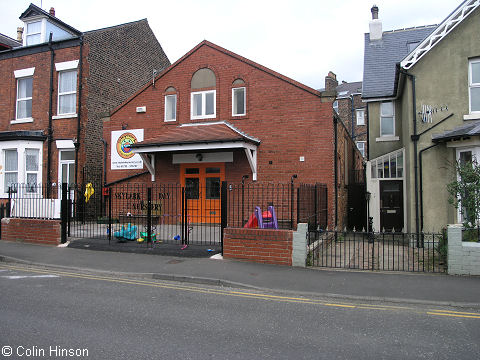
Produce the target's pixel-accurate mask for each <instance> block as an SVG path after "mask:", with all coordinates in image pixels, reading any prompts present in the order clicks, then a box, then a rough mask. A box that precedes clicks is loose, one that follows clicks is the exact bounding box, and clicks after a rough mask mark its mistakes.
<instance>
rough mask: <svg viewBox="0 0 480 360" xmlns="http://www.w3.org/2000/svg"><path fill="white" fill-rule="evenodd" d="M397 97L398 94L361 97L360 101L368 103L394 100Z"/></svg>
mask: <svg viewBox="0 0 480 360" xmlns="http://www.w3.org/2000/svg"><path fill="white" fill-rule="evenodd" d="M397 99H398V96H392V97H383V98H374V99H362V102H364V103H370V102H383V101H395V100H397Z"/></svg>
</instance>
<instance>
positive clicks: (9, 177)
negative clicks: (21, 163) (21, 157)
mask: <svg viewBox="0 0 480 360" xmlns="http://www.w3.org/2000/svg"><path fill="white" fill-rule="evenodd" d="M3 154H4V162H5V163H4V164H5V178H4V188H3V191H4V192H5V193H7V194H8V189H9V188H11V190H12V191H16V189H17V184H18V151H17V149H6V150H4V153H3Z"/></svg>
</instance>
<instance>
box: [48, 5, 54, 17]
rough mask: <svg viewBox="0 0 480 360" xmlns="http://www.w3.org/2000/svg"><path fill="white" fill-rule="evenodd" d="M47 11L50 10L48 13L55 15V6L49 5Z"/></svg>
mask: <svg viewBox="0 0 480 360" xmlns="http://www.w3.org/2000/svg"><path fill="white" fill-rule="evenodd" d="M49 12H50V15H52V16H55V8H54V7H51V8H50V11H49Z"/></svg>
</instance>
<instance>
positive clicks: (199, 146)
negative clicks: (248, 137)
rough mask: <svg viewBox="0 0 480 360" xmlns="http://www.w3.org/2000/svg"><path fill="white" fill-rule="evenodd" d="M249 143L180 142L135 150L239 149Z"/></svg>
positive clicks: (144, 151)
mask: <svg viewBox="0 0 480 360" xmlns="http://www.w3.org/2000/svg"><path fill="white" fill-rule="evenodd" d="M248 146H249V145H248V144H247V143H245V142H243V141H238V142H233V141H232V142H219V143H212V144H205V143H200V144H184V145H182V144H179V145H166V146H155V145H152V146H145V147H141V148H134V149H133V152H135V153H137V154H141V153H152V152H168V151H188V150H192V151H195V150H215V149H239V148H246V147H248Z"/></svg>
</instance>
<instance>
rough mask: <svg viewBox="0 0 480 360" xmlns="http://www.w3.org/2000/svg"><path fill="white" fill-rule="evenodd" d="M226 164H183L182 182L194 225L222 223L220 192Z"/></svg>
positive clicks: (181, 170)
mask: <svg viewBox="0 0 480 360" xmlns="http://www.w3.org/2000/svg"><path fill="white" fill-rule="evenodd" d="M224 180H225V163H204V164H203V163H195V164H181V166H180V182H181V184H182V186H184V187H185V196H186V205H187V214H188V216H189V220H190V222H192V223H196V224H198V223H214V224H219V223H220V220H221V218H220V190H221V185H222V181H224Z"/></svg>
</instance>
